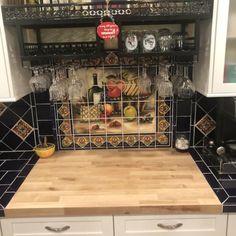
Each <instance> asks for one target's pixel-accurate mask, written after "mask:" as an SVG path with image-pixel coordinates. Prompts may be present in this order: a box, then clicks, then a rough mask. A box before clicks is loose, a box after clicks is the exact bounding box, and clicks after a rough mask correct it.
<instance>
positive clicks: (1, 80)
mask: <svg viewBox="0 0 236 236" xmlns="http://www.w3.org/2000/svg"><path fill="white" fill-rule="evenodd" d="M0 4H1V2H0ZM16 35H17V34H16V29H15V28H14V27H4V25H3V19H2V12H1V6H0V70H1V77H0V102H12V101H17V100H18V99H19V98H21V97H23V96H25V95H26V94H28V93H30V88H29V79H30V77H31V74H30V71H29V70H28V69H25V68H23V67H22V63H21V59H20V50H19V45H18V40H17V36H16Z"/></svg>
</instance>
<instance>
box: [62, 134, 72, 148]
mask: <svg viewBox="0 0 236 236" xmlns="http://www.w3.org/2000/svg"><path fill="white" fill-rule="evenodd" d="M72 144H73V137H72V136H66V137H64V138H63V139H62V147H64V148H68V147H70V146H71V145H72Z"/></svg>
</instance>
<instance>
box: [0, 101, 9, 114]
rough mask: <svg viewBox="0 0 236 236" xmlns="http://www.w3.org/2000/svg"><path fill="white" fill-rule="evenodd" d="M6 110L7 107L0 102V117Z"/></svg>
mask: <svg viewBox="0 0 236 236" xmlns="http://www.w3.org/2000/svg"><path fill="white" fill-rule="evenodd" d="M6 109H7V106H6V105H5V104H3V103H1V102H0V116H1V115H2V114H3V113H4V111H5V110H6Z"/></svg>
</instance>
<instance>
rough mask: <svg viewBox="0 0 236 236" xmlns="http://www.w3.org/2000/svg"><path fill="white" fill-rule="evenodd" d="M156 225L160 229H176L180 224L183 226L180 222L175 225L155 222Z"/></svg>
mask: <svg viewBox="0 0 236 236" xmlns="http://www.w3.org/2000/svg"><path fill="white" fill-rule="evenodd" d="M157 226H158V227H159V228H162V229H167V230H175V229H178V228H180V227H181V226H183V224H182V223H178V224H176V225H164V224H157Z"/></svg>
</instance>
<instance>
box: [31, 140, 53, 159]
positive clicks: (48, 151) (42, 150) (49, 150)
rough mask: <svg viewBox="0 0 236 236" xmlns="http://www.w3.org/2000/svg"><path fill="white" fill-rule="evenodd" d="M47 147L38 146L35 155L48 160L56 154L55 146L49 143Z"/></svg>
mask: <svg viewBox="0 0 236 236" xmlns="http://www.w3.org/2000/svg"><path fill="white" fill-rule="evenodd" d="M47 145H48V146H47V147H42V146H41V145H38V146H36V147H35V148H34V151H35V153H36V154H37V155H38V156H39V157H41V158H47V157H50V156H52V155H53V153H54V152H55V144H53V143H47Z"/></svg>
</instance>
